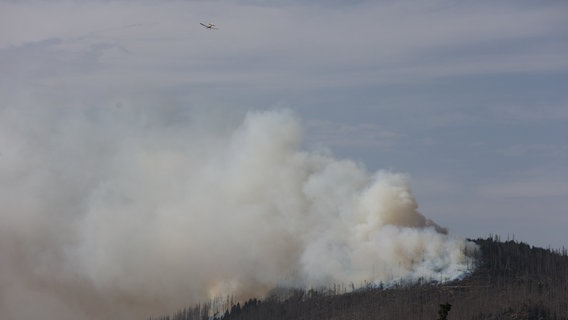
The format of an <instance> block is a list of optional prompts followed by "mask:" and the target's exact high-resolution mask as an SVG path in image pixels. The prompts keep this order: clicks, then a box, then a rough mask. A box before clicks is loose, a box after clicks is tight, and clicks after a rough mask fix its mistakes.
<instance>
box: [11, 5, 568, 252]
mask: <svg viewBox="0 0 568 320" xmlns="http://www.w3.org/2000/svg"><path fill="white" fill-rule="evenodd" d="M567 16H568V2H566V1H552V0H551V1H536V2H535V1H517V0H510V1H489V0H488V1H485V0H483V1H469V2H466V1H451V0H429V1H424V0H408V1H364V0H362V1H323V0H318V1H311V2H307V1H262V0H258V1H254V0H251V1H245V0H243V1H229V0H218V1H205V0H204V1H182V0H170V1H149V0H148V1H129V0H123V1H120V0H117V1H105V0H98V1H97V0H92V1H88V0H83V1H81V0H75V1H58V0H54V1H47V0H46V1H40V0H36V1H34V0H30V1H0V103H1V104H0V115H1V114H2V112H3V111H6V110H8V109H17V110H20V111H18V112H22V113H25V112H30V115H29V117H30V119H33V120H30V125H32V124H36V123H38V122H39V123H42V124H44V125H45V122H46V121H48V120H47V119H53V118H54V117H55V118H57V117H66V116H68V115H66V114H65V113H66V112H68V113H72V112H73V111H71V110H77V109H83V110H95V109H99V108H115V107H116V108H129V109H132V110H137V109H139V110H140V112H139V113H140V116H141V117H152V116H156V117H159V119H160V120H159V122H160V124H164V123H167V122H168V121H169V122H176V121H178V122H182V123H183V121H184V119H185V118H186V117H192V115H193V114H204V113H205V114H210V115H214V117H217V118H221V120H222V121H228V122H231V121H234V119H240V118H242V117H244V114H245V113H246V112H247V111H249V110H273V109H291V110H293V111H294V112H295V114H296V115H297V117H298V118H299V119H301V122H302V125H303V128H304V132H305V137H304V139H305V140H304V145H305V148H307V149H309V148H327V149H329V150H330V151H331V152H332V153H333V154H334V155H335V156H336V157H337V158H345V159H351V160H353V161H356V162H360V163H362V164H364V165H365V166H366V167H367V169H368V170H369V171H376V170H382V169H385V170H392V171H394V172H400V173H404V174H408V175H409V177H410V181H411V182H410V184H411V186H412V190H413V192H414V194H415V196H416V200H417V202H418V205H419V211H420V212H421V213H423V214H424V215H425V216H426V217H428V218H430V219H432V220H434V221H435V222H436V223H438V224H439V225H441V226H444V227H447V228H448V229H449V230H450V233H452V234H456V235H459V236H463V237H470V238H477V237H486V236H487V235H489V234H499V235H501V236H502V237H503V238H506V237H507V235H510V236H511V237H512V236H513V234H514V236H515V238H516V239H518V240H522V241H525V242H528V243H530V244H532V245H536V246H544V247H547V246H549V245H550V246H551V247H553V248H560V247H562V246H565V247H566V246H568V237H567V236H566V229H567V227H568V139H567V137H568V19H566V17H567ZM200 22H204V23H207V22H212V23H215V24H216V25H217V26H218V27H219V29H218V30H213V31H210V30H205V29H204V28H203V27H202V26H200V25H199V23H200ZM38 108H41V109H42V110H43V111H42V112H41V114H42V116H37V115H35V114H34V113H35V112H36V111H37V110H38ZM148 110H153V111H152V112H149V111H148ZM38 117H39V118H38ZM41 117H45V120H42V119H43V118H41ZM49 121H50V120H49ZM149 121H150V122H151V121H152V120H149ZM156 121H158V120H156ZM26 125H27V124H26V123H23V124H22V126H23V129H22V130H25V127H26ZM102 125H104V124H102ZM7 140H8V138H7V137H4V139H1V140H0V141H4V143H5V145H4V146H3V145H1V144H0V166H2V164H1V161H2V157H3V156H4V158H7V157H9V154H10V152H11V151H10V150H11V149H10V148H8V147H7V144H8V142H6V141H7ZM2 155H3V156H2ZM32 156H33V155H32ZM1 183H2V184H9V183H10V182H9V181H7V179H4V178H2V181H1Z"/></svg>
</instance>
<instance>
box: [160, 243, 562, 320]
mask: <svg viewBox="0 0 568 320" xmlns="http://www.w3.org/2000/svg"><path fill="white" fill-rule="evenodd" d="M472 241H474V242H476V243H477V244H478V245H479V248H480V250H479V253H478V254H479V257H478V260H477V261H478V265H477V267H476V269H475V271H474V272H472V274H471V275H469V276H468V277H466V278H465V279H463V280H459V281H453V282H447V283H432V282H430V283H416V284H413V285H403V284H400V285H395V286H393V287H388V288H384V287H379V286H369V285H365V286H361V287H360V288H359V289H356V290H349V291H346V290H344V289H341V288H345V287H344V286H339V285H334V286H332V287H330V288H325V289H318V290H314V289H310V290H301V289H296V290H287V291H282V290H280V291H278V292H275V293H274V294H271V295H269V296H268V297H265V298H263V299H250V300H247V301H244V302H240V301H239V302H235V303H231V304H230V306H227V307H226V308H225V309H223V310H214V309H215V307H214V305H216V304H215V303H213V302H208V303H205V304H200V305H196V306H193V307H190V308H185V309H183V310H181V311H178V312H177V313H174V314H173V315H171V316H161V317H158V318H151V319H152V320H206V319H211V318H216V319H220V320H260V319H263V320H266V319H270V320H319V319H334V320H354V319H357V320H367V319H368V320H371V319H373V320H380V319H385V320H387V319H408V320H422V319H424V320H426V319H430V320H434V319H441V318H443V319H448V320H452V319H460V320H467V319H470V320H484V319H491V320H497V319H499V320H501V319H502V320H509V319H511V320H513V319H515V320H520V319H524V320H543V319H550V320H568V252H567V250H566V249H564V248H562V249H560V250H551V249H543V248H536V247H532V246H530V245H528V244H526V243H522V242H517V241H514V240H508V241H501V240H500V239H499V237H492V236H490V237H488V238H486V239H476V240H472ZM338 288H340V289H338Z"/></svg>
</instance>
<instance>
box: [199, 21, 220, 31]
mask: <svg viewBox="0 0 568 320" xmlns="http://www.w3.org/2000/svg"><path fill="white" fill-rule="evenodd" d="M199 24H200V25H202V26H204V27H205V28H207V29H209V30H217V29H219V28H217V26H216V25H214V24H212V23H211V22H210V23H208V24H205V23H202V22H200V23H199Z"/></svg>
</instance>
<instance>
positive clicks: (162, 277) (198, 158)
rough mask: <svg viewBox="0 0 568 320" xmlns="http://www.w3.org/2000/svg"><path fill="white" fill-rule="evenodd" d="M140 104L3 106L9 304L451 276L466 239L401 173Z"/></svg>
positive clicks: (273, 114)
mask: <svg viewBox="0 0 568 320" xmlns="http://www.w3.org/2000/svg"><path fill="white" fill-rule="evenodd" d="M203 121H204V119H201V118H199V117H192V116H191V115H188V114H181V115H180V116H179V117H178V116H164V115H162V114H160V112H159V111H156V110H154V111H151V110H146V109H135V108H128V107H122V108H102V109H101V108H99V109H94V108H92V109H65V108H51V109H47V108H43V109H42V108H12V107H4V108H0V259H1V260H0V310H1V311H0V312H1V313H2V314H0V317H2V319H32V318H34V317H39V316H42V317H44V318H48V319H74V320H76V319H119V318H120V319H144V318H147V317H148V316H150V315H157V314H167V313H171V312H173V311H175V310H177V309H178V308H182V307H185V306H189V305H191V304H193V303H198V302H204V301H207V300H208V299H210V298H211V297H213V296H217V295H227V294H232V295H235V296H236V297H240V298H247V297H251V296H255V297H259V296H262V294H264V293H266V292H268V291H269V290H270V289H272V288H274V287H276V286H300V287H311V286H320V285H329V284H333V283H343V284H349V283H355V284H359V283H361V282H363V281H371V282H376V283H378V282H381V281H384V282H388V281H390V280H393V279H406V280H416V279H419V278H421V277H422V278H425V279H440V278H441V277H444V278H446V279H452V278H456V277H459V276H460V275H462V274H463V273H464V272H465V271H467V268H468V256H467V254H466V252H467V250H468V248H471V246H472V244H470V243H467V242H466V241H464V240H461V239H458V238H454V237H451V236H449V235H448V234H447V232H446V230H445V229H443V228H441V227H440V226H438V225H436V224H435V223H434V222H432V221H430V220H428V219H427V218H425V217H424V216H423V215H422V214H421V213H419V212H418V211H417V204H416V201H415V199H414V197H413V195H412V193H411V191H410V189H409V186H408V181H407V178H406V177H405V176H404V175H401V174H397V173H391V172H378V173H376V174H370V173H369V172H367V171H366V170H365V169H364V168H363V167H362V166H361V165H359V164H357V163H356V162H353V161H349V160H338V159H335V158H334V157H333V156H331V155H329V154H326V153H322V152H314V151H305V150H302V147H301V138H302V134H301V127H300V124H299V121H298V120H297V119H296V118H295V116H294V115H293V114H292V113H290V112H287V111H267V112H251V113H249V114H247V115H246V117H245V118H244V121H243V122H242V123H241V124H238V125H233V126H231V125H228V124H227V123H231V122H230V121H217V122H216V121H208V122H207V123H206V124H204V122H203Z"/></svg>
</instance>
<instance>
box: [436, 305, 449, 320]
mask: <svg viewBox="0 0 568 320" xmlns="http://www.w3.org/2000/svg"><path fill="white" fill-rule="evenodd" d="M451 309H452V305H451V304H449V303H447V302H446V303H444V304H441V305H440V309H439V310H438V315H439V318H438V320H447V319H448V312H450V310H451Z"/></svg>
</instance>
